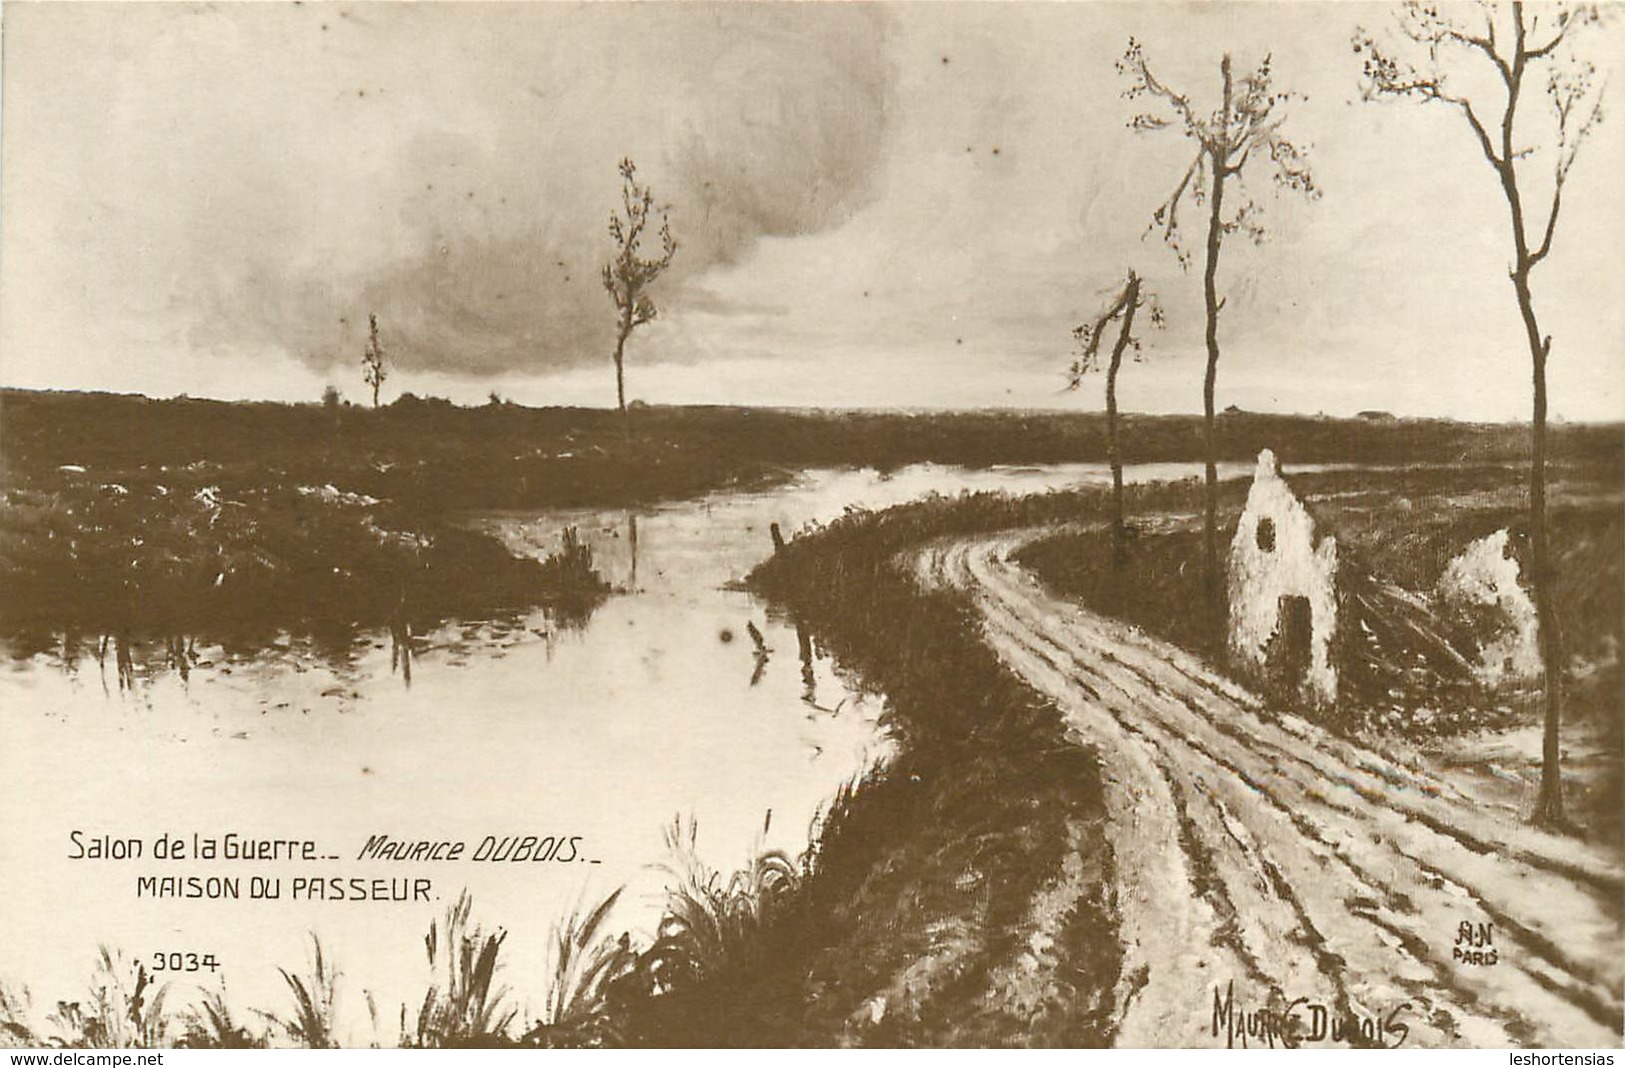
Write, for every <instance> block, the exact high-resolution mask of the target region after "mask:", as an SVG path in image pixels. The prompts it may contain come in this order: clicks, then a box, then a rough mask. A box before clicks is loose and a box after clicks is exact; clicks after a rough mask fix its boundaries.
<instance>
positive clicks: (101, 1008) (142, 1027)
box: [47, 945, 170, 1049]
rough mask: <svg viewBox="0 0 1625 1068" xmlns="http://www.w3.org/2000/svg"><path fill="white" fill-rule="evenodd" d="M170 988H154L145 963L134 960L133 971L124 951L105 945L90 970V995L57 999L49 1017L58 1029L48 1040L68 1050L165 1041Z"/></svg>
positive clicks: (152, 1044)
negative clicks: (84, 1000) (86, 997)
mask: <svg viewBox="0 0 1625 1068" xmlns="http://www.w3.org/2000/svg"><path fill="white" fill-rule="evenodd" d="M127 977H131V978H130V979H127ZM167 991H168V985H167V984H165V985H164V986H160V987H158V988H157V989H156V990H154V989H153V982H152V976H151V975H150V974H149V973H148V972H147V969H146V967H145V966H144V965H140V964H137V965H135V967H134V969H133V976H132V969H131V966H130V963H129V962H128V961H127V960H125V959H124V954H123V953H117V952H114V951H113V950H110V949H108V948H107V947H106V946H105V945H104V946H102V947H101V950H100V956H99V957H98V958H97V961H96V971H95V972H94V973H93V974H92V975H91V979H90V991H89V995H90V996H89V998H88V1000H87V1001H86V1002H83V1003H81V1002H78V1001H71V1002H70V1001H59V1002H57V1003H56V1012H54V1013H52V1014H51V1015H50V1016H49V1017H47V1019H48V1020H49V1021H50V1022H51V1023H52V1024H54V1025H55V1026H56V1028H57V1031H58V1034H57V1035H56V1036H55V1037H54V1038H53V1039H52V1040H51V1043H50V1044H51V1045H53V1046H62V1047H66V1048H69V1049H151V1048H153V1047H155V1046H161V1045H163V1044H164V1039H165V1037H166V1036H167V1034H168V1031H169V1024H170V1020H169V1017H168V1016H166V1015H165V1013H164V995H165V994H166V993H167Z"/></svg>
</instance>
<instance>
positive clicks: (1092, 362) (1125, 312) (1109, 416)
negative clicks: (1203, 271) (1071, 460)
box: [1067, 270, 1163, 568]
mask: <svg viewBox="0 0 1625 1068" xmlns="http://www.w3.org/2000/svg"><path fill="white" fill-rule="evenodd" d="M1143 305H1149V306H1150V307H1149V308H1148V311H1149V313H1150V316H1151V323H1152V325H1153V326H1161V325H1162V324H1163V314H1162V305H1161V304H1160V303H1158V301H1157V298H1156V297H1155V295H1152V294H1144V293H1142V291H1141V283H1140V276H1139V275H1138V274H1136V273H1134V271H1132V270H1131V271H1129V272H1128V277H1127V279H1126V280H1125V281H1124V282H1123V287H1122V288H1121V289H1119V290H1117V292H1116V295H1115V296H1113V297H1112V298H1111V300H1110V301H1109V302H1108V303H1107V304H1106V307H1105V309H1104V310H1102V311H1101V313H1100V314H1099V315H1097V316H1096V317H1095V318H1094V319H1093V320H1092V321H1090V322H1087V323H1083V324H1081V325H1079V326H1077V327H1074V328H1073V330H1072V336H1073V337H1074V338H1076V339H1077V341H1078V355H1077V357H1076V358H1074V359H1073V361H1072V366H1071V367H1069V368H1067V388H1068V389H1078V388H1080V387H1081V386H1082V385H1083V379H1084V376H1085V375H1088V374H1090V373H1092V372H1094V371H1098V370H1100V345H1101V338H1102V337H1103V336H1104V335H1105V333H1106V330H1107V328H1108V327H1109V326H1111V324H1112V323H1113V322H1114V321H1116V322H1117V323H1118V327H1117V341H1116V343H1115V344H1113V345H1112V352H1111V357H1110V358H1109V359H1108V360H1107V362H1106V459H1107V461H1108V462H1109V463H1110V464H1111V467H1112V566H1114V567H1118V568H1121V567H1122V566H1123V555H1124V541H1125V533H1126V532H1125V528H1124V525H1123V457H1122V453H1121V452H1120V451H1119V449H1118V446H1117V372H1118V370H1119V369H1120V368H1121V367H1122V366H1123V353H1124V352H1126V351H1128V350H1129V349H1130V348H1132V349H1133V350H1134V358H1135V359H1136V360H1138V359H1140V352H1141V349H1140V339H1139V338H1138V337H1136V336H1134V313H1135V312H1136V311H1138V310H1139V309H1140V308H1141V307H1142V306H1143Z"/></svg>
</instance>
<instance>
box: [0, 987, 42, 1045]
mask: <svg viewBox="0 0 1625 1068" xmlns="http://www.w3.org/2000/svg"><path fill="white" fill-rule="evenodd" d="M32 1007H33V999H32V998H30V997H29V994H28V988H27V987H24V988H23V989H22V990H13V989H12V988H11V987H9V986H7V985H6V984H5V983H0V1046H9V1047H13V1048H16V1047H22V1048H24V1049H27V1048H29V1047H33V1046H41V1045H44V1043H43V1042H41V1041H40V1039H39V1036H38V1035H36V1034H35V1033H34V1029H33V1027H32V1026H30V1024H29V1022H28V1017H29V1010H30V1009H31V1008H32Z"/></svg>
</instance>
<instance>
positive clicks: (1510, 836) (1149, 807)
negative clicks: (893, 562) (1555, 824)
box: [912, 530, 1625, 1047]
mask: <svg viewBox="0 0 1625 1068" xmlns="http://www.w3.org/2000/svg"><path fill="white" fill-rule="evenodd" d="M1043 533H1047V531H1042V530H1034V531H1014V532H1004V533H1001V534H997V535H990V536H986V537H983V538H979V539H973V540H956V541H952V542H946V543H938V544H933V545H930V546H927V547H926V548H924V549H922V550H920V552H919V553H918V555H917V556H915V557H914V558H913V561H912V563H913V568H914V571H915V573H916V575H917V577H918V578H919V580H920V581H921V582H922V584H925V585H927V586H932V585H935V586H944V585H946V586H954V587H958V588H962V589H965V590H967V591H969V592H970V593H971V594H972V595H973V596H974V598H975V600H976V603H977V605H978V606H979V609H980V611H981V614H982V617H983V622H984V634H985V637H986V640H987V641H988V642H989V643H990V644H991V645H992V647H993V648H994V649H995V650H996V651H997V652H998V654H999V656H1000V657H1001V659H1003V660H1004V661H1005V663H1006V664H1007V665H1009V666H1010V667H1011V668H1012V669H1013V670H1015V671H1016V672H1017V673H1019V674H1020V675H1021V676H1022V677H1023V678H1024V679H1025V680H1026V681H1027V682H1028V683H1029V684H1031V685H1032V686H1033V687H1035V688H1036V689H1038V690H1040V691H1041V692H1043V693H1045V694H1047V695H1048V696H1049V697H1051V698H1052V699H1054V700H1055V701H1056V702H1057V704H1058V705H1059V707H1060V708H1061V710H1062V713H1063V714H1064V716H1065V717H1066V720H1067V724H1068V727H1069V734H1071V735H1073V736H1075V738H1076V740H1078V741H1079V742H1081V743H1087V744H1090V745H1093V746H1095V747H1096V748H1097V749H1098V750H1099V752H1100V754H1101V762H1102V765H1103V769H1104V775H1105V778H1106V787H1107V807H1108V812H1109V815H1110V827H1109V831H1108V833H1109V836H1110V839H1111V842H1112V846H1113V852H1114V866H1115V871H1116V877H1117V887H1116V892H1117V902H1116V904H1117V909H1118V912H1119V914H1120V922H1121V933H1122V938H1123V942H1124V962H1123V979H1122V981H1121V983H1120V984H1119V987H1118V990H1117V992H1116V997H1117V1002H1118V1018H1119V1021H1120V1022H1119V1028H1118V1035H1117V1041H1118V1044H1119V1045H1122V1046H1196V1045H1209V1044H1214V1043H1219V1044H1223V1043H1224V1042H1226V1041H1227V1038H1228V1036H1227V1035H1226V1034H1225V1033H1223V1032H1221V1033H1220V1034H1219V1035H1217V1036H1215V1035H1214V1034H1213V1024H1214V1008H1215V993H1216V992H1217V993H1218V994H1219V995H1220V996H1223V995H1224V994H1225V993H1226V991H1231V992H1233V998H1234V1002H1233V1004H1234V1008H1235V1017H1234V1018H1235V1020H1236V1021H1237V1023H1238V1025H1239V1026H1245V1024H1244V1022H1243V1021H1244V1017H1243V1012H1244V1011H1246V1012H1252V1011H1255V1010H1266V1011H1267V1012H1269V1013H1275V1014H1279V1013H1281V1012H1282V1011H1283V1010H1285V1009H1286V1008H1287V1006H1288V1005H1289V1004H1290V1003H1292V1002H1293V1001H1294V1000H1296V999H1300V998H1301V999H1306V1002H1305V1003H1303V1004H1300V1005H1299V1007H1298V1008H1296V1009H1295V1010H1293V1012H1292V1014H1291V1015H1292V1016H1293V1018H1295V1019H1296V1020H1297V1021H1298V1022H1299V1023H1300V1024H1301V1025H1303V1026H1304V1027H1308V1026H1309V1025H1310V1024H1311V1023H1312V1022H1313V1016H1312V1010H1311V1009H1310V1008H1309V1005H1311V1004H1312V1005H1321V1006H1325V1008H1326V1010H1327V1013H1328V1017H1329V1018H1335V1019H1337V1020H1338V1021H1340V1022H1344V1023H1345V1024H1346V1022H1347V1021H1355V1022H1356V1026H1355V1027H1354V1028H1352V1029H1351V1028H1349V1027H1347V1026H1345V1027H1344V1031H1345V1035H1346V1036H1347V1032H1349V1031H1350V1030H1352V1032H1353V1033H1352V1041H1353V1043H1354V1044H1359V1043H1360V1042H1361V1041H1362V1036H1361V1032H1360V1031H1359V1030H1358V1022H1359V1021H1365V1022H1367V1025H1368V1026H1371V1027H1373V1028H1375V1024H1374V1022H1375V1021H1381V1022H1382V1024H1383V1026H1382V1027H1381V1028H1380V1030H1374V1031H1373V1032H1372V1036H1373V1037H1374V1038H1375V1039H1376V1042H1377V1043H1378V1044H1385V1045H1392V1044H1395V1042H1396V1041H1400V1040H1402V1041H1403V1042H1404V1044H1405V1045H1408V1046H1415V1045H1423V1046H1449V1045H1461V1046H1475V1047H1482V1046H1506V1045H1538V1046H1590V1047H1596V1046H1617V1045H1619V1044H1620V1041H1621V1029H1622V1024H1621V1021H1622V1018H1625V997H1622V991H1621V986H1622V973H1625V961H1622V954H1621V947H1622V945H1625V938H1622V928H1621V913H1622V894H1625V870H1622V869H1621V867H1620V865H1619V863H1618V861H1617V860H1616V859H1615V858H1613V857H1612V856H1610V855H1608V854H1606V853H1604V852H1603V851H1600V850H1597V849H1594V848H1590V847H1587V846H1585V845H1583V844H1580V843H1576V842H1573V841H1569V840H1567V839H1563V838H1559V837H1556V836H1552V835H1547V834H1544V833H1541V832H1539V831H1536V830H1533V829H1531V828H1529V827H1527V826H1523V825H1521V824H1519V823H1518V822H1517V821H1516V820H1515V819H1513V818H1508V817H1507V816H1506V815H1504V814H1498V813H1495V812H1493V811H1489V810H1486V809H1485V808H1483V807H1482V806H1478V805H1476V804H1474V803H1473V802H1472V801H1471V800H1470V799H1469V798H1467V797H1465V796H1463V795H1462V794H1460V793H1459V792H1457V791H1455V790H1454V789H1452V788H1451V787H1450V786H1449V785H1448V784H1447V783H1445V782H1444V781H1442V780H1440V779H1438V778H1436V777H1433V776H1431V775H1429V774H1428V773H1426V772H1425V771H1422V770H1420V769H1417V768H1414V767H1409V766H1406V765H1404V764H1402V763H1400V762H1398V761H1395V760H1393V759H1391V758H1388V757H1386V756H1384V755H1382V754H1380V753H1377V752H1375V751H1372V750H1370V749H1366V748H1363V747H1361V746H1358V745H1355V744H1353V743H1351V742H1349V741H1347V740H1344V739H1340V738H1337V737H1335V736H1333V735H1330V734H1328V733H1326V732H1324V731H1321V730H1319V729H1317V728H1315V727H1314V726H1312V725H1311V724H1309V723H1307V722H1305V721H1303V720H1301V719H1298V718H1296V717H1293V716H1276V715H1274V714H1272V713H1269V712H1267V711H1266V710H1265V709H1264V707H1263V706H1262V705H1261V704H1260V702H1259V701H1258V700H1257V698H1255V697H1253V696H1252V695H1251V694H1249V693H1247V692H1246V691H1245V690H1243V689H1241V688H1239V687H1237V686H1236V685H1235V684H1234V683H1231V682H1229V681H1228V680H1225V679H1222V678H1220V677H1218V676H1216V675H1214V674H1213V673H1212V672H1210V671H1209V670H1208V669H1206V668H1205V667H1204V666H1203V665H1202V664H1201V663H1200V662H1199V661H1197V660H1195V659H1194V658H1193V657H1191V656H1189V655H1188V654H1185V653H1183V652H1182V651H1180V650H1178V649H1176V648H1174V647H1172V646H1170V645H1168V644H1166V643H1164V642H1160V641H1157V640H1155V639H1152V638H1150V637H1148V636H1146V635H1144V634H1142V633H1141V632H1139V631H1137V630H1135V629H1133V628H1131V627H1128V626H1126V625H1123V624H1120V623H1117V622H1114V621H1112V620H1108V619H1105V618H1102V617H1100V616H1097V615H1094V614H1092V613H1090V612H1087V611H1085V610H1083V609H1081V608H1079V607H1077V606H1075V605H1071V604H1068V603H1065V602H1061V601H1058V600H1056V599H1054V598H1053V597H1051V596H1050V595H1049V594H1047V593H1046V592H1045V591H1044V590H1043V589H1042V588H1041V586H1040V585H1039V584H1038V583H1037V581H1036V580H1034V579H1033V578H1032V577H1031V576H1029V575H1027V574H1025V573H1024V572H1023V571H1021V570H1020V568H1018V567H1017V566H1016V565H1014V564H1012V563H1010V562H1009V559H1008V558H1009V556H1010V554H1011V553H1012V552H1013V551H1014V550H1016V549H1017V548H1019V547H1020V546H1021V545H1023V544H1025V543H1026V542H1028V541H1030V540H1032V539H1033V538H1035V537H1037V536H1039V535H1041V534H1043ZM1462 923H1469V924H1475V925H1476V924H1481V923H1485V924H1492V925H1493V932H1494V933H1493V937H1494V949H1495V950H1496V956H1497V959H1496V963H1495V964H1493V965H1483V964H1477V965H1475V964H1468V963H1464V962H1460V961H1457V960H1455V959H1453V956H1454V954H1453V950H1454V948H1455V942H1456V935H1457V931H1458V927H1459V925H1460V924H1462ZM1277 1018H1279V1017H1277ZM1390 1022H1391V1023H1392V1024H1393V1025H1396V1026H1394V1027H1390V1026H1388V1025H1389V1023H1390ZM1400 1027H1403V1028H1404V1029H1405V1031H1404V1033H1403V1034H1401V1032H1400V1030H1399V1028H1400ZM1346 1040H1347V1038H1346ZM1250 1041H1251V1042H1254V1043H1256V1042H1257V1041H1258V1039H1257V1038H1256V1037H1254V1038H1252V1039H1250ZM1238 1044H1239V1043H1238Z"/></svg>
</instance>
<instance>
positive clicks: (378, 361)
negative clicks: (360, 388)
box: [361, 315, 389, 408]
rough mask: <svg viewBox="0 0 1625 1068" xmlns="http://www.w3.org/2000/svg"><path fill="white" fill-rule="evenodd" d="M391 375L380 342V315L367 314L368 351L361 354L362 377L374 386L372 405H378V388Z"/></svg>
mask: <svg viewBox="0 0 1625 1068" xmlns="http://www.w3.org/2000/svg"><path fill="white" fill-rule="evenodd" d="M388 377H389V368H387V367H385V366H384V347H383V346H382V345H380V344H379V343H378V316H376V315H369V316H367V351H366V352H365V353H363V354H362V356H361V379H362V381H364V382H366V383H367V385H369V386H371V387H372V406H373V407H374V408H376V407H378V390H379V389H380V388H381V387H382V386H383V384H384V379H386V378H388Z"/></svg>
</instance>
